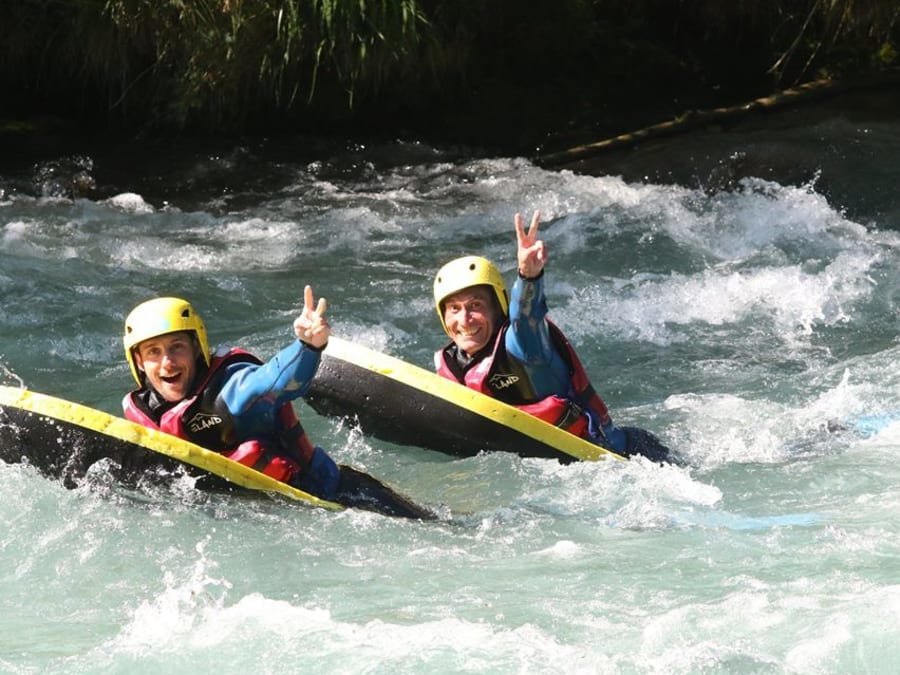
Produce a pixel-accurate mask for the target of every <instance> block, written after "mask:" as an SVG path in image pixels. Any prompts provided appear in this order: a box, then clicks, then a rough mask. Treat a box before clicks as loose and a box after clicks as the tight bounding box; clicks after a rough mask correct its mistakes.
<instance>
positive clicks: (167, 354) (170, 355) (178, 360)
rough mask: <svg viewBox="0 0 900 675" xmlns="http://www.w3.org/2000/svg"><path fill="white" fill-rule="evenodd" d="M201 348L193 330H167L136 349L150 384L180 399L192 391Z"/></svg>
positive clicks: (166, 395)
mask: <svg viewBox="0 0 900 675" xmlns="http://www.w3.org/2000/svg"><path fill="white" fill-rule="evenodd" d="M197 354H198V352H197V350H196V348H195V346H194V339H193V336H192V334H191V333H189V332H187V331H181V332H178V333H167V334H166V335H160V336H159V337H154V338H150V339H149V340H144V341H143V342H141V343H140V344H139V345H138V346H137V347H136V348H135V350H134V360H135V363H136V364H137V367H138V368H139V369H140V370H141V371H142V372H143V373H144V375H146V377H147V384H149V385H150V386H151V387H153V388H154V389H155V390H156V391H157V392H158V393H159V395H160V396H162V397H163V398H164V399H165V400H167V401H170V402H174V401H180V400H181V399H183V398H185V397H186V396H187V395H188V394H189V393H190V386H191V383H192V382H193V381H194V375H195V374H196V372H197Z"/></svg>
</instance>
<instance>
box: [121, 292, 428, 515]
mask: <svg viewBox="0 0 900 675" xmlns="http://www.w3.org/2000/svg"><path fill="white" fill-rule="evenodd" d="M313 302H314V298H313V292H312V288H310V287H309V286H307V287H306V288H305V290H304V307H303V311H302V312H301V313H300V315H299V316H298V317H297V318H296V319H295V320H294V323H293V333H294V335H295V337H296V339H295V340H293V341H292V342H291V343H290V344H289V345H287V346H286V347H284V348H283V349H282V350H281V351H279V352H278V353H277V354H275V356H274V357H272V358H271V359H269V360H268V361H267V362H265V363H264V362H263V361H261V360H260V359H258V358H256V357H255V356H253V355H252V354H250V353H248V352H245V351H244V350H242V349H236V348H227V347H222V348H219V349H218V350H216V351H215V352H212V353H211V352H210V349H209V342H208V340H207V336H206V327H205V325H204V323H203V321H202V320H201V319H200V316H199V315H198V314H197V313H196V311H195V310H194V307H193V306H192V305H191V303H189V302H188V301H187V300H183V299H181V298H172V297H164V298H155V299H153V300H148V301H147V302H143V303H141V304H140V305H138V306H137V307H135V308H134V309H133V310H132V311H131V313H130V314H129V315H128V317H127V318H126V319H125V335H124V337H123V344H124V347H125V358H126V360H127V361H128V365H129V367H130V368H131V374H132V377H134V380H135V382H137V384H138V388H137V389H135V390H134V391H132V392H130V393H129V394H127V395H126V396H125V398H124V399H123V401H122V406H123V408H124V411H125V417H126V418H128V419H129V420H131V421H132V422H137V423H138V424H142V425H144V426H146V427H150V428H152V429H159V430H161V431H164V432H166V433H169V434H172V435H173V436H178V437H179V438H183V439H186V440H189V441H192V442H193V443H196V444H197V445H200V446H202V447H204V448H207V449H208V450H213V451H215V452H219V453H221V454H223V455H225V456H226V457H228V458H229V459H232V460H234V461H236V462H240V463H241V464H244V465H246V466H250V467H252V468H254V469H256V470H257V471H260V472H262V473H264V474H266V475H268V476H271V477H272V478H274V479H276V480H279V481H282V482H284V483H287V484H289V485H292V486H294V487H296V488H299V489H301V490H303V491H305V492H309V493H310V494H313V495H315V496H317V497H321V498H323V499H328V500H332V501H336V502H339V503H341V504H344V505H346V506H356V507H360V508H366V509H370V510H375V511H379V512H382V513H385V514H388V515H396V516H403V517H409V518H422V519H432V518H434V514H432V513H431V512H430V511H428V510H427V509H424V508H422V507H419V506H417V505H416V504H413V503H412V502H411V501H409V500H408V499H407V498H406V497H404V496H402V495H399V494H397V493H396V492H394V491H393V490H391V489H390V488H389V487H387V486H385V485H383V484H382V483H381V482H379V481H378V480H376V479H375V478H372V477H371V476H369V475H368V474H365V473H363V472H361V471H357V470H356V469H354V468H352V467H349V466H343V465H341V466H338V465H337V464H335V462H334V461H333V460H332V459H331V457H329V456H328V454H327V453H326V452H325V451H324V450H323V449H322V448H320V447H318V446H314V445H313V444H312V442H311V441H310V440H309V438H308V437H307V435H306V432H305V431H304V430H303V427H302V426H301V425H300V421H299V420H298V419H297V415H296V412H295V411H294V408H293V404H292V401H294V400H295V399H298V398H300V397H301V396H303V395H304V394H305V393H306V391H307V390H308V389H309V384H310V381H311V380H312V378H313V377H314V376H315V374H316V371H317V370H318V367H319V360H320V359H321V355H322V350H323V349H324V348H325V346H326V344H327V343H328V338H329V336H330V335H331V329H330V327H329V325H328V322H327V321H326V319H325V310H326V307H327V304H326V302H325V299H324V298H320V299H319V302H318V304H317V305H315V307H314V304H313Z"/></svg>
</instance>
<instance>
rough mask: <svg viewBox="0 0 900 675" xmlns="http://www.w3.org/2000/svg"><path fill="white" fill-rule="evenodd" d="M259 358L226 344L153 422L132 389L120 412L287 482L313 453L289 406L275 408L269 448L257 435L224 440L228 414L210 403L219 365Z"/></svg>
mask: <svg viewBox="0 0 900 675" xmlns="http://www.w3.org/2000/svg"><path fill="white" fill-rule="evenodd" d="M237 362H249V363H256V364H259V363H261V361H260V360H259V359H257V358H256V357H255V356H253V355H252V354H250V353H248V352H245V351H243V350H241V349H231V350H228V351H227V352H224V353H221V354H220V353H218V352H217V353H216V354H215V355H214V356H213V358H212V360H211V361H210V365H209V371H208V372H207V373H206V375H205V377H203V379H202V380H201V381H200V383H199V384H198V385H197V387H195V389H194V391H193V392H192V393H191V394H190V395H189V396H187V397H185V398H184V399H183V400H181V401H179V402H178V403H176V404H175V405H174V406H173V407H172V408H170V409H169V410H166V411H165V412H164V413H163V414H162V417H161V418H160V421H159V423H157V422H156V420H155V419H154V418H153V417H152V416H151V415H150V412H149V411H148V410H147V409H146V406H145V405H143V404H142V402H141V401H140V399H139V398H138V397H137V393H138V392H139V391H140V390H139V389H138V390H135V391H132V392H130V393H128V394H126V395H125V398H124V399H122V408H123V409H124V411H125V417H126V418H127V419H129V420H131V421H132V422H137V423H138V424H141V425H143V426H145V427H149V428H151V429H158V430H159V431H164V432H165V433H167V434H171V435H173V436H177V437H178V438H182V439H184V440H187V441H191V442H193V443H196V444H197V445H200V446H203V447H205V448H208V449H210V450H214V451H216V452H219V453H221V454H222V455H224V456H225V457H228V458H229V459H231V460H234V461H235V462H239V463H241V464H244V465H245V466H249V467H251V468H253V469H256V470H257V471H260V472H262V473H264V474H266V475H267V476H271V477H272V478H274V479H275V480H279V481H282V482H284V483H287V482H289V481H290V480H291V478H293V477H294V476H295V475H296V474H298V473H299V472H300V471H301V470H302V468H303V467H306V466H308V465H309V462H310V460H311V458H312V455H313V451H314V448H313V445H312V443H311V442H310V440H309V437H308V436H307V435H306V432H305V431H304V430H303V427H302V426H301V425H300V421H299V420H298V419H297V414H296V413H295V412H294V407H293V406H292V405H291V404H290V403H285V404H284V405H283V406H281V408H280V409H279V411H278V437H279V440H280V441H281V443H280V445H281V446H282V447H280V448H269V447H267V446H266V445H265V444H264V443H262V442H261V441H259V440H257V439H250V440H246V441H243V442H242V443H236V442H233V441H231V442H230V441H229V440H228V436H229V435H230V434H229V432H230V431H231V428H232V423H231V419H230V418H231V414H230V413H229V412H228V411H227V409H224V406H219V407H216V408H213V407H212V406H211V405H210V403H209V402H214V401H215V400H216V398H217V396H218V392H219V390H220V389H221V377H219V376H220V375H222V374H224V368H225V366H227V365H229V364H231V363H237Z"/></svg>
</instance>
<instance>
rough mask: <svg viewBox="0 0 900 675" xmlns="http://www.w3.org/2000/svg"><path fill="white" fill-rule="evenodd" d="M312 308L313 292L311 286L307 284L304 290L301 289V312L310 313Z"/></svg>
mask: <svg viewBox="0 0 900 675" xmlns="http://www.w3.org/2000/svg"><path fill="white" fill-rule="evenodd" d="M312 308H313V291H312V286H310V285H309V284H307V285H306V288H304V289H303V311H304V313H308V312H311V311H312Z"/></svg>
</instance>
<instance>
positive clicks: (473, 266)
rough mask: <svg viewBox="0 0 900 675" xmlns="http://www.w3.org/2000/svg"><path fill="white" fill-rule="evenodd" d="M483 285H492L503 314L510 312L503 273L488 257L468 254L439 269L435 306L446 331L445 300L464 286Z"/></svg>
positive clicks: (436, 279)
mask: <svg viewBox="0 0 900 675" xmlns="http://www.w3.org/2000/svg"><path fill="white" fill-rule="evenodd" d="M482 285H486V286H490V287H491V288H492V289H493V291H494V295H495V296H496V298H497V303H498V305H499V307H500V310H501V311H502V312H503V316H506V315H507V314H509V296H508V294H507V293H506V286H505V285H504V283H503V275H502V274H500V270H498V269H497V268H496V267H495V266H494V263H492V262H491V261H490V260H488V259H487V258H482V257H481V256H477V255H467V256H464V257H462V258H457V259H456V260H451V261H450V262H448V263H447V264H446V265H444V266H443V267H442V268H441V269H439V270H438V273H437V275H436V276H435V277H434V306H435V308H436V309H437V313H438V316H439V317H440V319H441V325H442V326H443V327H444V331H447V324H446V323H445V322H444V311H443V307H442V305H443V304H444V300H446V299H447V298H448V297H450V296H451V295H453V294H454V293H458V292H459V291H461V290H463V289H464V288H471V287H472V286H482ZM448 334H449V333H448Z"/></svg>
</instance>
